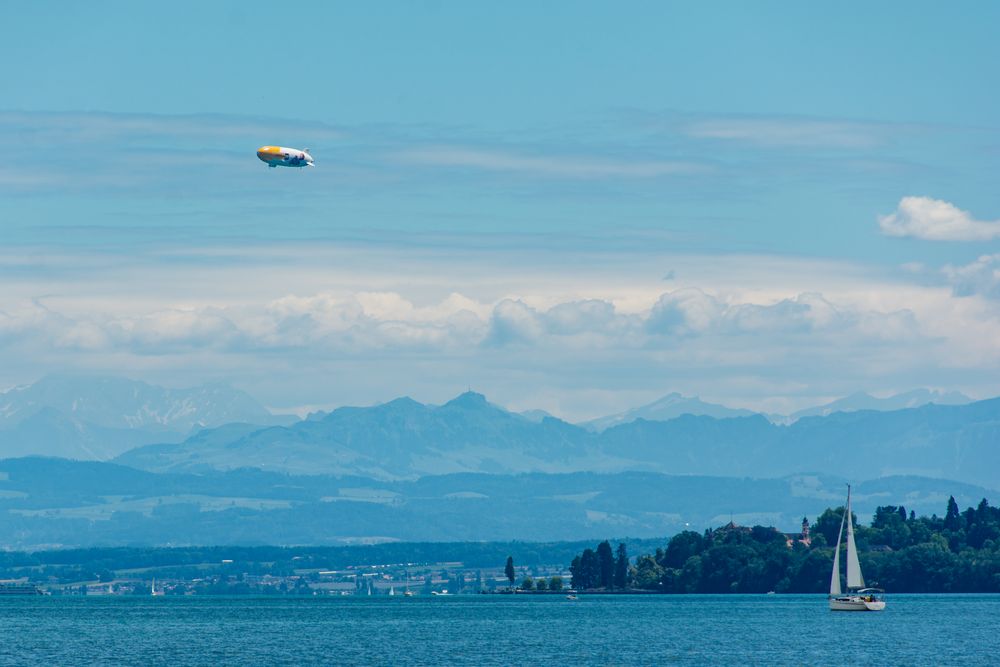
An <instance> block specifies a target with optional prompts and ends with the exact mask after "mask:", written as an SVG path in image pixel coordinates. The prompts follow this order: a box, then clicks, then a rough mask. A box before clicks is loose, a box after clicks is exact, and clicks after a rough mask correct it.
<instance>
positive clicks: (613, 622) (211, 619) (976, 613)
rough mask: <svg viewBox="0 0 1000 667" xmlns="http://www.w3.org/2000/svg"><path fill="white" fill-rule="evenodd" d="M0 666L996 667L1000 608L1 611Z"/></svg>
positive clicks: (970, 598)
mask: <svg viewBox="0 0 1000 667" xmlns="http://www.w3.org/2000/svg"><path fill="white" fill-rule="evenodd" d="M0 664H4V665H171V666H176V667H183V666H186V665H241V666H250V665H437V664H442V665H479V666H488V665H670V664H690V665H707V664H729V665H732V664H747V665H845V664H847V665H873V664H877V665H996V664H1000V596H996V595H894V596H890V598H889V605H888V608H887V610H886V611H884V612H881V613H849V612H841V613H835V612H830V611H829V610H828V608H827V603H826V599H825V597H823V596H812V595H767V596H764V595H726V596H711V595H691V596H660V595H642V596H638V595H637V596H585V595H581V596H580V599H579V600H576V601H570V600H566V599H565V598H564V597H562V596H507V595H495V596H486V595H483V596H474V595H470V596H454V597H414V598H402V597H395V598H389V597H383V598H214V597H176V598H171V597H163V598H128V597H102V598H95V597H89V598H58V597H30V598H0Z"/></svg>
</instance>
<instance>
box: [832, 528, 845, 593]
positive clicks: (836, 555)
mask: <svg viewBox="0 0 1000 667" xmlns="http://www.w3.org/2000/svg"><path fill="white" fill-rule="evenodd" d="M844 516H847V515H846V514H845V515H844ZM843 535H844V517H840V530H838V531H837V548H836V549H834V550H833V574H831V575H830V595H840V593H841V591H840V538H841V537H842V536H843Z"/></svg>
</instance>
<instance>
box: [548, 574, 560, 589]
mask: <svg viewBox="0 0 1000 667" xmlns="http://www.w3.org/2000/svg"><path fill="white" fill-rule="evenodd" d="M562 589H563V578H562V577H560V576H559V575H558V574H557V575H555V576H553V577H550V578H549V590H550V591H561V590H562Z"/></svg>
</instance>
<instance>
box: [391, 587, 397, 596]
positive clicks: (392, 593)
mask: <svg viewBox="0 0 1000 667" xmlns="http://www.w3.org/2000/svg"><path fill="white" fill-rule="evenodd" d="M395 594H396V589H395V588H393V587H392V586H389V595H395Z"/></svg>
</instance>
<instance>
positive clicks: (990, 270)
mask: <svg viewBox="0 0 1000 667" xmlns="http://www.w3.org/2000/svg"><path fill="white" fill-rule="evenodd" d="M944 274H945V276H946V277H947V278H948V281H949V282H950V283H951V285H952V289H953V290H954V293H955V296H972V295H976V294H978V295H981V296H985V297H989V298H992V299H1000V254H996V255H983V256H981V257H979V258H978V259H976V261H974V262H971V263H969V264H966V265H965V266H951V265H948V266H945V267H944Z"/></svg>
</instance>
